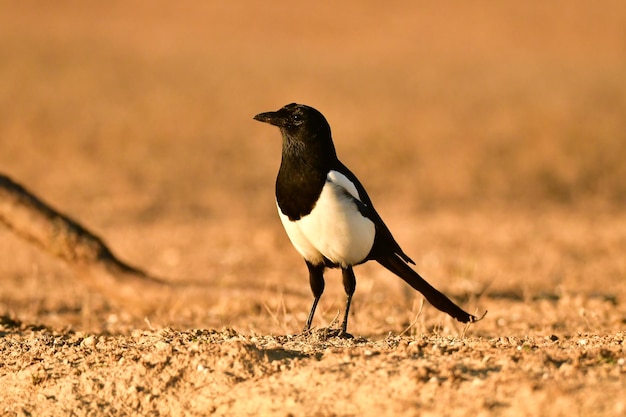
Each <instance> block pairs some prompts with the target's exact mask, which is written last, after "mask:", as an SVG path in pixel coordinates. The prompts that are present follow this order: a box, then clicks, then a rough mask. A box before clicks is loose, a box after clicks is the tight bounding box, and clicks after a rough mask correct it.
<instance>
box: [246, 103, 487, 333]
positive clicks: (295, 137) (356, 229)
mask: <svg viewBox="0 0 626 417" xmlns="http://www.w3.org/2000/svg"><path fill="white" fill-rule="evenodd" d="M254 120H257V121H259V122H264V123H269V124H270V125H274V126H277V127H278V128H279V129H280V133H281V135H282V156H281V162H280V168H279V170H278V176H277V177H276V185H275V192H276V205H277V209H278V214H279V217H280V220H281V222H282V225H283V227H284V228H285V231H286V232H287V236H288V237H289V240H290V241H291V243H292V244H293V246H294V247H295V249H296V250H297V251H298V252H299V254H300V255H301V256H302V257H303V258H304V261H305V263H306V266H307V268H308V272H309V284H310V286H311V291H312V293H313V297H314V298H313V304H312V306H311V310H310V312H309V315H308V317H307V320H306V323H305V325H304V329H303V333H305V332H307V331H309V330H310V329H311V324H312V321H313V316H314V315H315V310H316V308H317V304H318V302H319V300H320V298H321V296H322V293H323V292H324V286H325V281H324V272H325V270H326V268H340V269H341V274H342V280H343V286H344V289H345V292H346V296H347V299H346V308H345V311H344V315H343V320H342V323H341V328H340V331H339V334H340V335H347V336H349V334H348V333H347V328H348V315H349V312H350V305H351V303H352V297H353V295H354V293H355V290H356V277H355V274H354V270H353V267H355V266H357V265H360V264H363V263H365V262H368V261H376V262H378V263H379V264H381V265H382V266H383V267H385V268H386V269H388V270H389V271H391V272H392V273H394V274H395V275H397V276H398V277H400V278H402V279H403V280H404V281H405V282H406V283H407V284H409V285H410V286H411V287H413V288H414V289H416V290H417V291H419V292H420V293H422V295H424V297H425V298H426V299H427V300H428V301H429V302H430V303H431V304H432V305H433V306H434V307H436V308H437V309H439V310H441V311H443V312H445V313H447V314H449V315H450V316H452V317H453V318H455V319H456V320H458V321H460V322H462V323H473V322H475V321H478V320H479V318H478V317H476V316H474V315H472V314H469V313H467V312H466V311H464V310H463V309H462V308H461V307H459V306H458V305H456V304H455V303H454V302H453V301H451V300H450V299H449V298H448V297H446V296H445V295H444V294H443V293H441V292H440V291H438V290H437V289H435V288H434V287H433V286H432V285H430V284H429V283H428V282H427V281H426V280H425V279H424V278H422V276H421V275H420V274H419V273H418V272H416V271H415V270H414V269H413V268H411V266H410V265H415V262H414V261H413V260H412V259H411V258H410V257H409V256H408V255H407V254H406V253H405V252H404V251H403V250H402V248H401V247H400V245H399V244H398V242H397V241H396V240H395V238H394V237H393V235H392V234H391V232H390V230H389V228H388V227H387V226H386V225H385V223H384V222H383V220H382V218H381V217H380V215H379V214H378V212H377V211H376V209H375V208H374V205H373V203H372V200H371V199H370V197H369V195H368V194H367V192H366V191H365V188H364V187H363V185H362V184H361V182H360V181H359V180H358V178H357V177H356V175H354V174H353V173H352V171H350V170H349V169H348V168H347V167H346V166H345V165H344V164H343V163H342V162H341V161H340V160H339V158H338V157H337V152H336V150H335V145H334V143H333V138H332V134H331V129H330V125H329V123H328V121H327V120H326V118H325V117H324V115H323V114H322V113H320V112H319V111H318V110H316V109H315V108H313V107H310V106H307V105H304V104H297V103H291V104H287V105H285V106H284V107H282V108H280V109H279V110H277V111H270V112H265V113H260V114H257V115H256V116H254ZM481 318H482V317H481Z"/></svg>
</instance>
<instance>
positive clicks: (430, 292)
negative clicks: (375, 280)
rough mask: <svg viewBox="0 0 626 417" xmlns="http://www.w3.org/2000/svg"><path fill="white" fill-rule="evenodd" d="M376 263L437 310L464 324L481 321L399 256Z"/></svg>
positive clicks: (382, 259)
mask: <svg viewBox="0 0 626 417" xmlns="http://www.w3.org/2000/svg"><path fill="white" fill-rule="evenodd" d="M376 261H377V262H378V263H380V264H381V265H382V266H384V267H385V268H387V269H388V270H390V271H391V272H393V273H394V274H396V275H397V276H399V277H400V278H402V279H403V280H405V281H406V283H407V284H409V285H410V286H411V287H413V288H415V289H416V290H417V291H419V292H421V293H422V294H423V295H424V297H426V299H427V300H428V302H429V303H431V304H432V305H433V306H435V307H436V308H437V309H439V310H441V311H443V312H444V313H448V314H449V315H450V316H452V317H454V318H455V319H457V320H458V321H461V322H463V323H468V322H470V323H472V322H475V321H478V320H479V318H477V317H476V316H473V315H471V314H469V313H467V312H465V311H463V309H462V308H461V307H459V306H458V305H456V304H454V302H452V300H450V299H449V298H448V297H446V296H445V295H443V294H442V293H441V292H439V291H437V290H436V289H435V288H434V287H433V286H432V285H430V284H429V283H428V282H426V280H425V279H424V278H422V277H421V276H420V274H418V273H417V272H415V271H414V270H413V269H411V267H410V266H409V265H407V264H406V263H405V262H404V261H403V260H402V259H400V258H399V257H398V256H397V255H395V254H394V255H391V256H386V257H382V258H381V259H376Z"/></svg>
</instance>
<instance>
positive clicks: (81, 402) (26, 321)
mask: <svg viewBox="0 0 626 417" xmlns="http://www.w3.org/2000/svg"><path fill="white" fill-rule="evenodd" d="M231 3H232V4H231ZM231 3H229V4H227V5H226V4H219V3H216V4H198V3H194V2H178V3H176V6H172V5H170V4H169V3H167V2H150V3H146V4H140V3H135V4H133V5H132V6H130V5H128V4H127V3H126V2H106V3H94V4H89V5H88V4H83V3H79V2H76V3H74V2H61V3H58V4H54V5H53V4H50V5H48V4H40V5H37V6H34V5H26V4H22V3H14V2H5V1H0V9H1V10H2V13H0V39H2V42H0V143H1V145H2V146H1V150H0V169H1V172H2V173H3V174H6V175H9V176H11V177H12V178H13V179H14V180H16V181H18V182H20V183H22V184H23V185H24V186H26V187H28V188H29V189H30V190H32V191H33V192H35V193H36V194H38V195H39V196H40V197H42V198H43V199H44V200H46V201H48V202H49V203H51V204H52V205H53V206H55V207H57V208H58V209H60V210H62V211H63V212H65V213H67V214H68V215H70V216H73V217H74V218H75V219H77V220H79V221H80V222H82V223H83V224H85V225H86V226H88V227H89V228H91V229H92V230H94V231H95V232H96V233H98V234H99V235H100V236H102V237H103V238H104V239H105V240H106V242H107V243H108V244H109V245H110V246H111V247H112V249H113V250H114V251H115V252H116V253H117V254H119V255H120V256H121V257H122V258H123V259H125V260H127V261H129V262H130V263H132V264H134V265H138V266H141V267H143V268H145V269H146V270H148V271H150V272H151V273H153V274H155V275H157V276H160V277H164V278H165V279H167V280H168V281H170V282H172V283H174V284H177V285H179V287H178V289H177V290H175V291H173V292H172V295H171V298H170V299H169V300H168V302H167V303H163V304H160V303H155V302H154V300H151V299H150V298H149V297H139V298H138V299H137V300H136V301H134V302H132V303H126V304H120V303H119V302H116V300H115V291H116V289H115V288H108V289H107V290H104V291H95V290H94V288H93V286H91V285H89V281H88V280H89V278H88V277H85V276H83V275H81V273H80V271H78V270H76V269H74V268H72V267H71V266H69V265H66V264H64V263H62V262H61V261H58V260H56V259H54V258H52V257H50V256H49V255H48V254H46V253H44V252H42V251H41V250H39V249H37V248H34V247H32V246H31V245H29V244H28V243H27V242H24V241H22V240H20V239H18V238H17V237H16V236H14V235H13V234H12V233H11V232H10V231H9V230H8V229H6V228H4V227H3V226H0V253H1V254H3V255H2V258H1V259H2V262H0V282H1V287H0V351H1V355H0V410H1V411H0V414H2V415H18V416H22V415H24V416H29V415H32V416H35V415H37V416H48V415H50V416H61V415H76V416H83V415H85V416H87V415H88V416H96V415H116V416H120V415H122V416H123V415H150V416H165V415H189V416H202V415H211V414H215V415H280V416H300V415H305V416H306V415H309V416H333V415H336V416H357V415H363V416H370V415H371V416H379V415H403V416H404V415H407V416H430V415H433V416H435V415H436V416H466V415H476V416H526V415H527V416H537V415H541V416H622V415H624V414H625V413H626V400H625V399H624V398H626V362H625V361H626V342H625V338H626V256H624V255H625V253H626V216H625V215H624V209H623V207H624V204H626V181H625V180H624V179H625V178H626V165H625V164H623V155H626V133H625V132H626V118H624V116H623V115H624V114H625V113H626V77H624V74H626V29H624V28H626V9H625V8H624V5H622V3H620V2H614V1H608V0H607V1H601V2H594V3H593V4H587V3H586V2H574V3H572V2H565V1H562V2H560V1H556V2H550V3H545V2H533V3H523V4H522V3H519V2H512V1H504V2H499V3H497V4H493V3H492V2H486V1H485V2H482V1H481V2H478V3H476V2H472V4H471V5H470V4H466V3H465V2H460V1H459V2H456V1H452V2H446V3H445V4H437V5H427V4H421V3H419V2H400V3H394V4H393V5H385V6H384V7H383V6H379V5H377V4H376V3H374V2H367V3H363V2H356V1H354V2H352V1H348V2H342V4H340V5H338V4H332V3H328V4H321V5H307V4H297V3H293V2H283V1H279V2H274V3H272V4H255V3H234V2H231ZM534 3H536V4H534ZM293 101H298V102H302V103H306V104H310V105H313V106H315V107H317V108H318V109H320V110H321V111H322V112H324V113H325V114H326V116H327V117H328V119H329V121H330V123H331V126H332V127H333V132H334V137H335V142H336V145H337V149H338V152H339V155H340V157H341V158H342V160H343V161H344V162H345V163H346V164H347V165H349V166H350V167H351V168H352V169H353V171H355V173H356V174H357V175H359V177H360V178H361V179H362V180H363V182H364V183H365V185H366V186H367V188H368V190H369V192H370V196H371V197H372V199H373V200H374V202H375V203H376V205H377V208H378V211H379V212H380V213H381V215H382V216H383V218H384V219H385V220H386V223H387V225H388V226H389V227H390V229H391V230H392V232H393V233H394V235H395V236H396V238H397V240H398V241H399V242H400V244H401V245H402V246H403V248H404V249H405V251H406V252H407V253H408V254H409V255H410V256H411V257H412V258H414V259H415V260H416V263H417V266H416V268H417V269H418V270H419V271H420V272H421V273H422V274H423V275H424V276H425V277H427V278H428V279H429V281H430V282H431V283H432V284H433V285H435V286H436V287H438V288H439V289H441V290H442V291H444V292H445V293H446V294H448V295H449V296H450V297H452V298H453V299H454V300H455V301H457V302H458V303H459V304H461V305H462V306H463V307H464V308H466V309H468V310H469V311H472V312H476V313H482V312H483V311H485V310H488V314H487V316H486V317H485V319H484V320H482V321H481V322H479V323H476V324H474V325H472V326H469V327H464V326H462V325H460V324H459V323H456V322H454V321H453V320H451V319H450V318H449V317H446V316H445V315H444V314H442V313H440V312H438V311H437V310H435V309H434V308H433V307H431V306H430V305H428V304H423V302H422V297H421V296H420V295H419V294H417V293H415V292H414V291H412V290H411V289H410V288H408V287H407V286H406V285H405V284H403V283H402V282H401V281H400V280H399V279H396V278H395V277H393V276H391V275H390V274H389V273H388V272H387V271H385V270H384V269H383V268H382V267H380V266H378V265H370V264H367V265H363V266H359V267H358V268H356V271H355V272H356V274H357V281H358V283H357V292H356V295H355V299H354V303H353V309H352V310H351V317H350V323H349V331H350V333H351V334H352V335H354V338H353V339H341V338H337V337H335V336H334V335H335V332H334V331H333V329H334V328H336V326H337V317H338V316H339V315H340V313H341V311H342V308H343V306H344V295H343V289H342V286H341V279H340V275H339V274H338V273H337V272H336V271H334V272H330V273H329V274H328V279H327V290H326V293H325V294H324V297H323V298H322V301H321V302H320V306H319V308H318V313H317V316H316V319H315V321H314V325H315V329H314V331H313V332H311V333H310V334H304V335H302V334H300V330H301V328H302V326H303V324H304V321H305V319H306V315H307V313H308V309H309V307H310V303H311V301H312V299H311V298H312V297H311V294H310V290H309V288H308V282H307V275H306V268H305V266H304V264H303V262H302V260H301V259H299V257H298V255H297V254H296V252H295V251H294V250H293V248H292V247H291V246H290V244H289V242H288V240H287V238H286V236H285V235H284V232H283V231H282V228H281V225H280V222H279V220H278V217H277V215H276V212H275V205H274V200H273V183H274V176H275V174H276V171H277V168H278V164H279V158H280V145H279V143H280V138H279V134H278V131H276V130H275V129H273V128H271V127H268V126H265V125H262V124H259V123H257V122H254V121H253V120H252V116H253V115H255V114H256V113H259V112H262V111H267V110H273V109H277V108H279V107H280V106H282V105H284V104H286V103H289V102H293ZM139 307H140V308H139ZM139 310H141V311H144V312H143V313H138V311H139Z"/></svg>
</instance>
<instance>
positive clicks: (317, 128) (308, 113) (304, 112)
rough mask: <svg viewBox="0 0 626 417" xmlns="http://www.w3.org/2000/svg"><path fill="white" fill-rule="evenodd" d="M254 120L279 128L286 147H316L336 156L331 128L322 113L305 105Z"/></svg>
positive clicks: (291, 106) (259, 116)
mask: <svg viewBox="0 0 626 417" xmlns="http://www.w3.org/2000/svg"><path fill="white" fill-rule="evenodd" d="M254 120H258V121H259V122H264V123H269V124H271V125H274V126H278V127H279V128H280V131H281V133H282V135H283V139H284V140H285V145H298V144H300V145H314V146H313V147H314V148H320V147H321V148H322V149H323V151H325V152H330V153H332V154H333V155H334V153H335V149H334V146H333V142H332V137H331V133H330V126H329V125H328V122H327V121H326V118H325V117H324V115H323V114H322V113H320V112H319V111H317V110H315V109H314V108H313V107H309V106H305V105H304V104H296V103H291V104H287V105H286V106H284V107H283V108H281V109H280V110H278V111H271V112H267V113H261V114H257V115H256V116H254Z"/></svg>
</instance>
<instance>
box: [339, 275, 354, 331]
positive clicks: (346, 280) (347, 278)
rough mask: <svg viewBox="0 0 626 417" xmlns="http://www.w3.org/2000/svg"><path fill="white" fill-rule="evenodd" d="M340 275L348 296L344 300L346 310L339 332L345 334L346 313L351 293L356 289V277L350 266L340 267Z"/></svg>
mask: <svg viewBox="0 0 626 417" xmlns="http://www.w3.org/2000/svg"><path fill="white" fill-rule="evenodd" d="M341 275H342V276H343V288H344V289H345V290H346V295H347V296H348V298H347V300H346V312H345V313H344V315H343V322H342V323H341V334H342V335H344V336H346V335H348V333H347V332H346V330H347V328H348V314H350V304H352V295H353V294H354V291H355V290H356V278H355V276H354V271H353V270H352V267H351V266H348V267H347V268H341Z"/></svg>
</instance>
